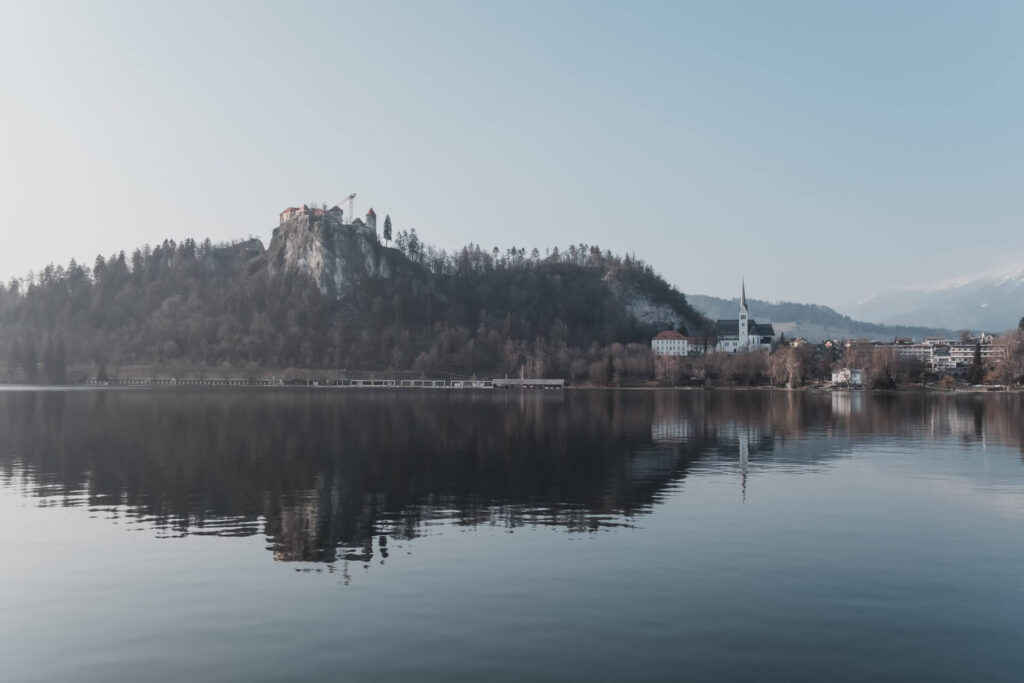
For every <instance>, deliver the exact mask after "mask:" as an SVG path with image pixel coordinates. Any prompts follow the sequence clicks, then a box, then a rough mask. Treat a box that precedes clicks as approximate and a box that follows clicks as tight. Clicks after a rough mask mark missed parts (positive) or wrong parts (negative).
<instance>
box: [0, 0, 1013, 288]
mask: <svg viewBox="0 0 1024 683" xmlns="http://www.w3.org/2000/svg"><path fill="white" fill-rule="evenodd" d="M0 84H2V91H0V188H2V201H0V225H2V230H3V238H4V239H3V246H2V249H0V277H3V278H4V279H6V278H7V277H9V276H12V275H24V274H25V273H26V272H27V271H28V270H29V269H33V268H35V269H38V268H39V267H41V266H43V265H45V264H46V263H48V262H51V261H54V262H61V263H66V262H67V261H68V260H69V259H70V258H71V257H75V258H78V259H79V260H86V261H87V262H89V263H92V260H93V259H94V258H95V256H96V254H97V253H100V252H102V253H104V254H109V253H111V252H114V251H117V250H120V249H124V250H126V251H129V252H130V251H131V249H133V248H134V247H136V246H140V245H142V244H145V243H156V242H159V241H161V240H163V239H164V238H166V237H171V238H174V239H181V238H183V237H188V236H193V237H196V238H202V237H206V236H209V237H211V238H213V239H214V240H229V239H233V238H240V237H246V236H248V235H250V234H252V235H256V236H258V237H261V238H262V239H264V241H269V238H270V233H271V230H272V229H273V228H274V226H275V225H276V223H277V214H278V212H279V211H280V210H281V209H283V208H284V207H286V206H289V205H294V204H302V203H310V202H314V201H315V202H321V201H326V202H330V203H332V204H333V203H337V202H339V201H340V200H341V199H342V198H343V197H344V196H345V195H347V194H348V193H350V192H356V193H358V198H357V200H356V209H357V213H359V214H362V213H365V211H366V209H367V208H368V207H369V206H373V207H374V209H376V211H377V213H378V214H380V215H381V216H383V214H384V213H390V214H391V216H392V219H393V221H394V223H395V225H396V228H399V229H401V228H412V227H415V228H416V229H417V232H418V233H419V234H420V235H421V236H422V237H423V238H425V239H426V240H427V241H429V242H432V243H434V244H436V245H438V246H442V247H446V248H451V247H457V246H460V245H462V244H464V243H466V242H469V241H473V242H479V243H481V244H482V245H484V246H485V247H490V246H493V245H499V246H502V247H507V246H512V245H515V246H525V247H528V248H530V247H533V246H537V247H540V248H541V250H542V251H543V248H544V247H545V246H554V245H556V244H557V245H559V246H565V245H566V244H569V243H578V242H587V243H589V244H594V243H596V244H600V245H601V246H603V247H606V248H611V249H613V250H614V251H618V252H624V251H631V252H635V253H636V254H637V255H639V256H641V257H642V258H644V259H646V260H647V261H648V262H650V263H651V264H652V265H653V266H654V267H655V268H656V269H658V270H659V271H661V272H662V273H663V274H664V275H665V276H666V277H667V278H668V279H669V280H670V281H671V282H672V283H674V284H675V285H677V286H678V287H679V288H680V289H681V290H683V291H684V292H696V293H707V294H716V295H723V296H734V295H736V293H737V291H736V290H737V289H738V287H739V280H740V277H741V275H745V277H746V279H747V283H748V290H747V291H748V293H749V294H750V295H751V296H754V297H757V298H770V299H780V298H781V299H789V300H797V301H813V302H819V303H826V304H835V303H838V302H844V301H851V300H857V299H861V298H864V297H865V296H866V295H868V294H870V293H873V292H875V291H877V290H879V289H881V288H883V287H886V286H890V285H899V284H914V283H920V282H927V281H931V280H942V279H948V278H949V276H951V275H956V274H959V273H962V272H965V271H968V272H970V271H975V270H978V269H979V267H983V266H985V265H986V264H988V263H991V262H993V261H994V260H1005V259H1007V258H1010V257H1015V256H1017V255H1022V258H1021V260H1022V261H1024V230H1022V229H1021V225H1020V223H1021V220H1020V217H1021V215H1022V208H1024V189H1022V188H1024V182H1022V181H1024V162H1022V159H1024V3H1020V2H1008V3H998V2H990V1H986V2H983V3H967V2H959V3H939V2H931V1H928V2H915V3H909V2H908V3H895V2H888V1H886V2H881V1H880V2H848V3H838V2H820V1H817V0H815V1H809V2H803V3H783V2H760V1H751V2H746V3H741V2H710V1H709V2H703V3H683V2H673V3H639V2H628V3H627V2H620V3H597V2H593V1H587V2H578V3H560V2H536V3H533V2H518V1H517V2H511V1H510V2H504V3H499V2H497V1H487V2H465V1H463V2H438V1H436V0H431V1H430V2H407V3H406V2H379V1H375V2H366V3H340V2H324V3H297V2H288V3H284V2H281V3H274V4H270V3H256V2H238V3H232V2H201V3H200V2H195V3H191V2H173V3H172V2H166V3H156V2H134V1H133V2H123V3H120V2H119V3H75V4H62V3H61V4H58V3H49V2H47V3H44V2H31V3H24V4H14V5H11V4H9V3H6V4H4V5H2V6H0Z"/></svg>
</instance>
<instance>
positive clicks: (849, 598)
mask: <svg viewBox="0 0 1024 683" xmlns="http://www.w3.org/2000/svg"><path fill="white" fill-rule="evenodd" d="M0 553H2V562H0V680H3V681H66V680H76V681H142V680H146V681H159V680H166V681H186V680H188V681H191V680H196V681H199V680H202V681H236V680H242V681H281V680H294V679H301V678H305V677H310V678H312V677H316V678H318V679H321V680H353V681H362V680H374V681H390V680H406V681H420V680H445V681H483V680H488V681H490V680H524V679H536V680H567V681H568V680H581V679H590V680H609V681H627V680H628V681H637V680H708V679H720V680H744V679H745V680H758V681H798V680H806V681H822V680H894V681H895V680H930V681H937V680H949V681H963V680H989V681H995V680H1005V681H1019V680H1021V677H1022V676H1024V401H1022V398H1021V397H1020V396H1004V395H989V396H945V395H937V396H910V395H900V396H885V395H865V394H853V395H851V394H849V393H836V394H813V395H812V394H785V393H768V392H744V393H739V392H735V393H733V392H706V393H705V392H672V391H665V392H648V391H570V392H564V393H562V392H559V393H554V392H525V393H519V392H480V393H473V392H468V391H467V392H449V391H423V392H419V391H404V392H390V391H374V390H367V391H358V390H356V391H331V390H319V391H306V390H302V391H277V392H271V391H266V392H263V391H251V390H249V391H244V390H239V391H206V392H198V391H197V392H184V391H163V392H161V391H149V390H97V391H86V390H80V391H17V390H5V391H0Z"/></svg>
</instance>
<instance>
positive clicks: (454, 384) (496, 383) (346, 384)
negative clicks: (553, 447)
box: [85, 377, 565, 389]
mask: <svg viewBox="0 0 1024 683" xmlns="http://www.w3.org/2000/svg"><path fill="white" fill-rule="evenodd" d="M85 384H87V385H89V386H110V387H284V386H303V387H317V388H325V389H564V388H565V380H564V379H451V380H448V379H375V378H355V379H349V378H345V379H335V378H325V379H309V380H291V381H285V380H284V379H281V378H271V379H238V378H228V377H222V378H182V377H148V378H147V377H116V378H109V379H102V380H101V379H97V378H95V377H90V378H88V379H86V380H85Z"/></svg>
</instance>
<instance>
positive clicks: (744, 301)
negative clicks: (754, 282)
mask: <svg viewBox="0 0 1024 683" xmlns="http://www.w3.org/2000/svg"><path fill="white" fill-rule="evenodd" d="M740 283H741V284H740V288H741V289H740V306H741V307H742V308H746V307H747V282H746V278H743V279H741V280H740Z"/></svg>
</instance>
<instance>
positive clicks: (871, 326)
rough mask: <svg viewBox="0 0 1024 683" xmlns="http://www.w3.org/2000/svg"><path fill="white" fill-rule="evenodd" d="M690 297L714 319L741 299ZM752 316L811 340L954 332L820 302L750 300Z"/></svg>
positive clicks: (731, 313)
mask: <svg viewBox="0 0 1024 683" xmlns="http://www.w3.org/2000/svg"><path fill="white" fill-rule="evenodd" d="M687 299H688V300H689V302H690V303H691V304H692V305H693V307H694V308H696V309H697V310H698V311H700V312H701V313H703V314H704V315H706V316H708V317H709V318H711V319H735V318H736V314H737V312H738V310H739V299H720V298H718V297H714V296H705V295H703V294H690V295H689V296H688V297H687ZM747 305H748V306H749V308H750V315H751V317H752V318H754V319H755V320H756V321H757V322H759V323H762V322H770V323H772V325H773V326H774V327H775V333H776V334H780V333H781V334H785V335H786V336H787V337H789V338H790V339H792V338H796V337H804V338H805V339H808V340H810V341H812V342H820V341H824V340H826V339H859V338H869V339H882V340H884V339H891V338H893V337H913V338H915V339H921V338H922V337H924V336H926V335H935V334H943V335H948V334H952V331H951V330H948V329H942V328H938V327H924V326H921V327H914V326H906V325H879V324H877V323H868V322H862V321H859V320H854V319H852V318H851V317H850V316H847V315H843V314H842V313H839V312H837V311H835V310H834V309H831V308H829V307H828V306H821V305H818V304H797V303H790V302H786V301H783V302H777V303H772V302H769V301H758V300H756V299H750V298H748V299H747Z"/></svg>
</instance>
